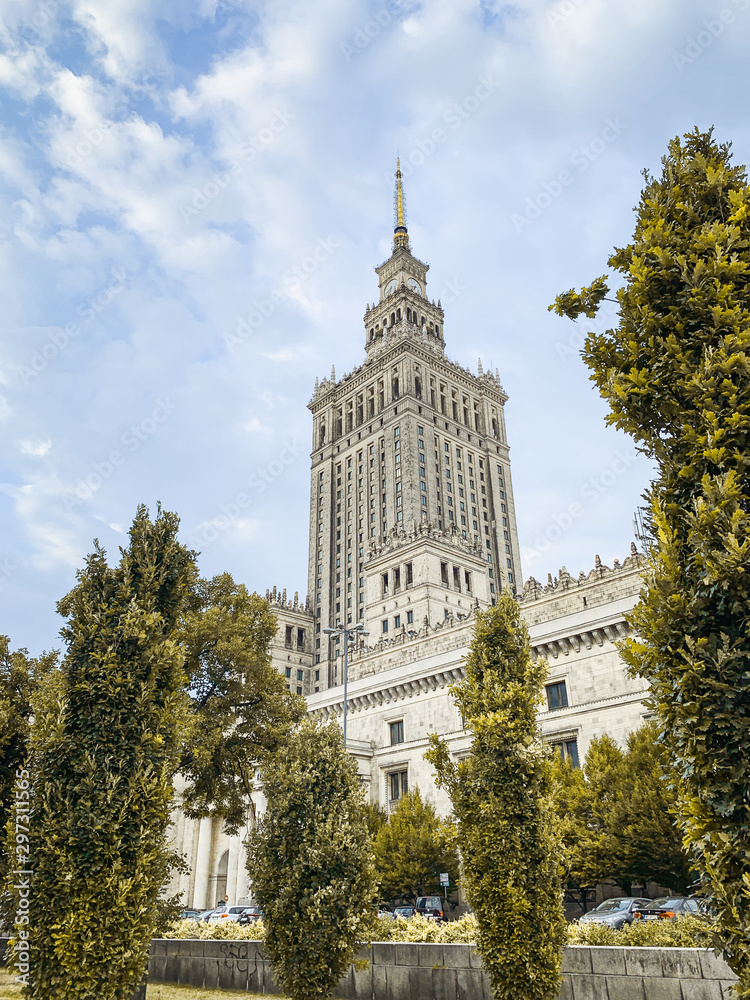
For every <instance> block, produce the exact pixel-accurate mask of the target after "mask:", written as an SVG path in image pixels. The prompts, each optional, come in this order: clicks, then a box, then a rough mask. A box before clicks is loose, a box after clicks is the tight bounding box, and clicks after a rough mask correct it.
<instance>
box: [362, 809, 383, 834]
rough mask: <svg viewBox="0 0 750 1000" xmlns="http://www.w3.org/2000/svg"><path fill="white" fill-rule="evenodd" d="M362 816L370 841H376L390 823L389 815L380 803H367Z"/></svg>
mask: <svg viewBox="0 0 750 1000" xmlns="http://www.w3.org/2000/svg"><path fill="white" fill-rule="evenodd" d="M362 815H363V817H364V822H365V826H366V827H367V832H368V833H369V835H370V840H375V837H377V835H378V833H379V832H380V830H381V828H382V827H384V826H385V824H386V823H387V822H388V813H387V812H386V811H385V809H384V808H383V807H382V806H381V805H380V803H379V802H365V804H364V805H363V806H362Z"/></svg>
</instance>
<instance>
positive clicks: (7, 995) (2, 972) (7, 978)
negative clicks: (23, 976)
mask: <svg viewBox="0 0 750 1000" xmlns="http://www.w3.org/2000/svg"><path fill="white" fill-rule="evenodd" d="M22 989H23V987H22V986H21V984H20V983H17V982H16V981H15V976H12V975H11V974H10V973H9V972H8V970H7V969H3V968H0V1000H21V996H22V993H21V990H22Z"/></svg>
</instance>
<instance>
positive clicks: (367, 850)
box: [248, 718, 374, 1000]
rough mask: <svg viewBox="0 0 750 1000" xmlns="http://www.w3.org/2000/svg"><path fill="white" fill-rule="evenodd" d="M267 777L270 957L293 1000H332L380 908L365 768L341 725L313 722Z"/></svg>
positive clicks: (264, 844)
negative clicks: (348, 748)
mask: <svg viewBox="0 0 750 1000" xmlns="http://www.w3.org/2000/svg"><path fill="white" fill-rule="evenodd" d="M261 774H262V778H263V787H264V791H265V793H266V795H267V798H268V809H267V811H266V814H265V816H264V817H263V819H262V821H261V822H260V823H259V824H258V826H257V827H256V828H255V829H254V831H253V833H252V835H251V838H250V841H249V850H248V873H249V875H250V879H251V881H252V884H253V892H254V894H255V898H256V899H257V900H258V903H259V904H260V906H261V907H262V909H263V912H264V914H265V924H266V940H265V948H266V950H267V951H268V953H269V955H270V957H271V960H272V962H273V964H274V969H275V971H276V976H277V979H278V982H279V985H280V986H281V988H282V990H283V992H285V993H287V994H288V995H289V996H290V997H292V1000H326V998H327V997H329V996H330V995H331V993H332V992H333V990H334V989H335V987H336V985H337V983H338V982H339V980H340V979H341V977H342V976H343V974H344V972H345V971H346V969H347V968H348V966H349V963H350V962H351V961H352V959H353V958H354V955H355V953H356V948H357V942H358V941H360V940H361V936H362V935H363V934H365V933H366V931H367V927H368V924H369V921H370V918H371V910H372V902H373V899H374V884H373V871H372V861H371V844H370V837H369V833H368V829H367V825H366V821H365V815H364V810H363V808H362V806H363V798H364V793H363V791H362V787H361V784H360V781H359V775H358V773H357V765H356V762H355V761H354V760H353V759H352V757H350V756H349V754H348V753H347V751H346V748H345V746H344V739H343V736H342V733H341V729H340V728H339V726H338V725H337V724H336V723H335V722H331V723H328V724H326V725H324V724H322V723H320V722H318V721H317V720H315V719H312V718H306V719H304V720H303V722H302V723H301V725H300V726H299V728H298V730H297V731H296V732H295V733H294V735H293V736H292V738H291V739H290V740H289V743H288V745H287V747H286V748H285V749H284V752H283V753H279V754H276V755H274V756H272V757H268V758H267V760H266V761H265V763H264V765H263V767H262V769H261Z"/></svg>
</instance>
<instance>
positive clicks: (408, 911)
mask: <svg viewBox="0 0 750 1000" xmlns="http://www.w3.org/2000/svg"><path fill="white" fill-rule="evenodd" d="M416 912H417V908H416V907H415V906H396V907H394V909H393V915H394V917H406V918H407V919H408V918H409V917H413V916H414V914H415V913H416Z"/></svg>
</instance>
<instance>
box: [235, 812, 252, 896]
mask: <svg viewBox="0 0 750 1000" xmlns="http://www.w3.org/2000/svg"><path fill="white" fill-rule="evenodd" d="M246 836H247V830H246V829H245V830H243V831H242V832H241V833H240V836H239V837H238V838H237V899H243V900H244V899H246V898H247V897H248V896H249V895H250V878H249V876H248V874H247V851H246V850H245V843H244V838H245V837H246Z"/></svg>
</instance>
